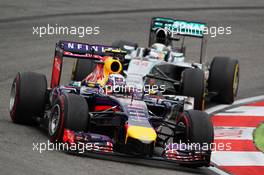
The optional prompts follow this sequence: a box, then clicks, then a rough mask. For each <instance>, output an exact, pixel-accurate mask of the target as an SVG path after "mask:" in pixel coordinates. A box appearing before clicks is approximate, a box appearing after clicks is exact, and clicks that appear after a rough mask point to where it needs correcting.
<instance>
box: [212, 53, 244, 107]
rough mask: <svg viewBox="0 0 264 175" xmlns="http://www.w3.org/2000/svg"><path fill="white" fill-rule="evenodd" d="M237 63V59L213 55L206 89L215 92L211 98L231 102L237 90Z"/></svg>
mask: <svg viewBox="0 0 264 175" xmlns="http://www.w3.org/2000/svg"><path fill="white" fill-rule="evenodd" d="M238 84H239V64H238V60H234V59H230V58H228V57H215V58H214V59H213V61H212V63H211V67H210V74H209V80H208V86H209V87H208V90H209V91H212V92H217V96H216V97H214V98H212V100H214V101H217V102H219V103H224V104H231V103H233V102H234V100H235V97H236V95H237V92H238Z"/></svg>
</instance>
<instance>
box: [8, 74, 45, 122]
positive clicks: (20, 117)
mask: <svg viewBox="0 0 264 175" xmlns="http://www.w3.org/2000/svg"><path fill="white" fill-rule="evenodd" d="M46 90H47V80H46V77H45V75H42V74H39V73H34V72H24V73H20V72H19V73H18V74H17V76H16V78H15V79H14V81H13V84H12V88H11V93H10V105H9V111H10V116H11V119H12V121H13V122H14V123H19V124H26V125H35V124H36V120H35V118H36V117H37V116H38V117H41V116H42V115H43V114H44V110H45V102H46Z"/></svg>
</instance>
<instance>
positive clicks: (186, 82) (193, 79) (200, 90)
mask: <svg viewBox="0 0 264 175" xmlns="http://www.w3.org/2000/svg"><path fill="white" fill-rule="evenodd" d="M204 90H205V88H204V73H203V71H202V70H200V69H198V68H196V69H191V68H188V69H185V70H184V71H183V77H182V85H181V92H182V93H181V94H182V95H184V96H189V97H194V109H197V110H203V109H204Z"/></svg>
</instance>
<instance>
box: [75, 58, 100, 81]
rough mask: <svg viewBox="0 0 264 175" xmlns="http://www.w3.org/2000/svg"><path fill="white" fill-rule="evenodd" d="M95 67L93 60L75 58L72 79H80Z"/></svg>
mask: <svg viewBox="0 0 264 175" xmlns="http://www.w3.org/2000/svg"><path fill="white" fill-rule="evenodd" d="M94 68H95V63H94V60H88V59H77V60H76V61H75V63H74V65H73V69H72V77H71V79H72V81H82V80H83V79H84V78H85V77H86V76H87V75H89V74H90V73H91V72H92V71H93V70H94Z"/></svg>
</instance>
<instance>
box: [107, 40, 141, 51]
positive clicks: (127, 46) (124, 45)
mask: <svg viewBox="0 0 264 175" xmlns="http://www.w3.org/2000/svg"><path fill="white" fill-rule="evenodd" d="M112 46H113V47H118V48H120V49H122V50H125V51H127V52H128V53H130V52H131V51H133V50H136V49H137V47H138V44H137V43H134V42H130V41H124V40H118V41H115V42H113V43H112Z"/></svg>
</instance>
